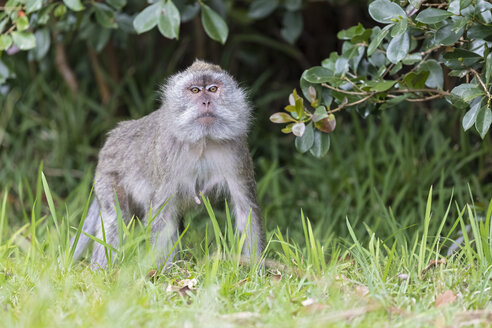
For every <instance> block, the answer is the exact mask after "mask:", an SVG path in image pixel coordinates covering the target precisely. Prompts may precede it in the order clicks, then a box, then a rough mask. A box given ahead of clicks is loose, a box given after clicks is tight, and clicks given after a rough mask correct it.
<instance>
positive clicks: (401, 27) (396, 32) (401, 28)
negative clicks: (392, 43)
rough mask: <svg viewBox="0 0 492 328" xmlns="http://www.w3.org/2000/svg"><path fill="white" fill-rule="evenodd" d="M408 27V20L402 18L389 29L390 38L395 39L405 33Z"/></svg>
mask: <svg viewBox="0 0 492 328" xmlns="http://www.w3.org/2000/svg"><path fill="white" fill-rule="evenodd" d="M407 27H408V18H402V19H400V20H399V21H398V22H396V24H395V25H394V26H393V28H392V29H391V37H393V38H394V37H397V36H400V35H402V34H403V33H405V32H406V31H407Z"/></svg>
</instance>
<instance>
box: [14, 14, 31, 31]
mask: <svg viewBox="0 0 492 328" xmlns="http://www.w3.org/2000/svg"><path fill="white" fill-rule="evenodd" d="M15 25H16V27H17V31H19V32H21V31H25V30H27V28H28V27H29V19H28V18H27V16H25V15H24V16H22V17H18V18H17V19H16V21H15Z"/></svg>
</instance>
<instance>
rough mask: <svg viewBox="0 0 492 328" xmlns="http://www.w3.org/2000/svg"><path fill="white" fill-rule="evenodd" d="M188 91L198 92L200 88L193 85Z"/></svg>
mask: <svg viewBox="0 0 492 328" xmlns="http://www.w3.org/2000/svg"><path fill="white" fill-rule="evenodd" d="M190 91H191V92H193V93H198V92H200V88H197V87H193V88H191V89H190Z"/></svg>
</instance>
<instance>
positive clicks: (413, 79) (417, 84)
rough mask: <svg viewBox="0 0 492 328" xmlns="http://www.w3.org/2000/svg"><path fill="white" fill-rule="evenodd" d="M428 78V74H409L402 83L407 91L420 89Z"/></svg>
mask: <svg viewBox="0 0 492 328" xmlns="http://www.w3.org/2000/svg"><path fill="white" fill-rule="evenodd" d="M428 77H429V72H418V73H417V72H410V73H408V74H407V75H405V77H404V78H403V82H404V83H405V85H406V86H407V87H408V88H409V89H422V88H424V87H425V82H426V81H427V78H428Z"/></svg>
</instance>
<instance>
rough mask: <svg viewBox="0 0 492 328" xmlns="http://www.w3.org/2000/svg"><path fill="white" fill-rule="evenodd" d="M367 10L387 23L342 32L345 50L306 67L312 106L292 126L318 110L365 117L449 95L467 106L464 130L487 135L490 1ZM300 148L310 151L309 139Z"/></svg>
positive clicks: (491, 111) (397, 4) (304, 81)
mask: <svg viewBox="0 0 492 328" xmlns="http://www.w3.org/2000/svg"><path fill="white" fill-rule="evenodd" d="M402 6H403V7H402ZM435 7H438V8H435ZM369 14H370V16H371V17H372V19H374V20H375V21H376V22H378V23H381V24H385V25H386V26H384V27H382V28H381V27H379V26H376V27H373V28H364V27H363V25H362V24H359V25H357V26H354V27H351V28H349V29H346V30H343V31H340V32H339V33H338V38H339V39H340V40H343V41H344V42H343V45H342V51H341V53H336V52H334V53H332V54H331V55H330V56H329V58H326V59H325V60H323V61H322V66H315V67H312V68H309V69H307V70H306V71H305V72H304V74H303V75H302V77H301V83H300V84H301V89H302V91H303V94H304V97H305V98H306V99H309V100H310V104H311V106H310V107H309V108H307V109H306V114H305V116H304V117H303V118H302V119H299V118H295V117H294V119H296V121H295V122H294V124H307V123H308V122H310V121H311V119H312V117H313V114H314V112H319V111H320V110H321V109H324V113H325V114H334V113H336V112H339V111H341V110H344V109H347V108H354V109H355V110H356V111H357V112H359V113H360V114H361V115H362V116H363V117H365V116H367V115H369V114H373V113H376V112H377V111H378V110H383V109H387V108H389V107H393V106H394V105H396V104H398V103H400V102H405V101H406V102H425V101H430V100H434V99H437V98H445V99H446V100H448V102H449V103H450V105H451V106H454V107H456V108H458V109H462V110H463V109H464V110H468V112H467V113H466V114H464V113H463V114H464V117H463V128H464V129H465V130H468V129H469V128H471V127H472V126H475V129H476V131H477V132H478V134H479V135H480V136H481V138H482V139H484V138H485V136H486V134H487V132H488V131H489V129H490V126H491V124H492V95H491V93H492V83H491V76H492V73H491V71H492V57H491V54H490V48H491V46H492V43H491V41H492V40H491V38H490V37H491V35H492V4H491V3H490V2H488V1H485V0H476V1H460V0H449V1H447V2H443V3H442V4H437V3H431V2H430V1H409V2H407V1H403V2H402V1H390V0H376V1H373V2H371V4H370V5H369ZM443 68H445V71H444V70H443ZM452 77H457V79H454V80H452ZM308 87H311V88H314V90H316V92H317V97H316V96H315V97H314V98H312V97H311V95H309V94H308V93H307V89H308ZM463 114H462V115H463ZM284 121H288V119H284ZM279 123H281V122H279ZM291 124H292V123H291ZM316 127H317V128H318V129H320V128H319V127H318V126H316ZM320 130H321V129H320ZM298 137H299V136H298ZM296 146H297V148H298V149H299V150H300V151H301V152H306V149H305V147H304V146H305V144H303V143H299V142H296Z"/></svg>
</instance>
